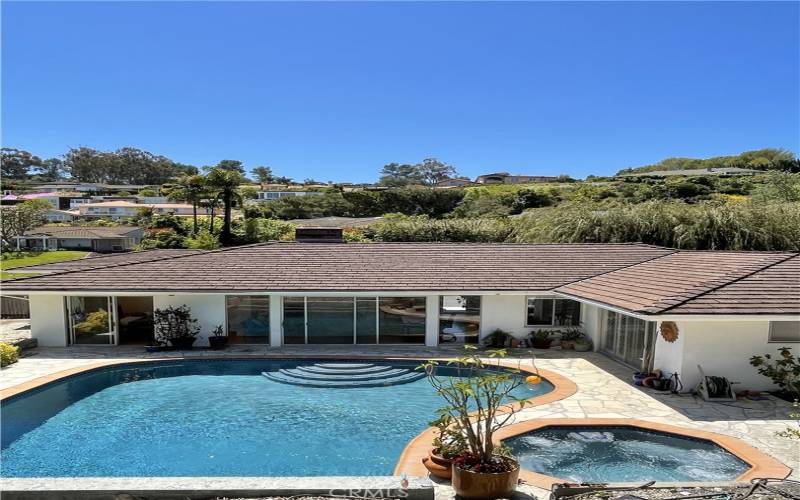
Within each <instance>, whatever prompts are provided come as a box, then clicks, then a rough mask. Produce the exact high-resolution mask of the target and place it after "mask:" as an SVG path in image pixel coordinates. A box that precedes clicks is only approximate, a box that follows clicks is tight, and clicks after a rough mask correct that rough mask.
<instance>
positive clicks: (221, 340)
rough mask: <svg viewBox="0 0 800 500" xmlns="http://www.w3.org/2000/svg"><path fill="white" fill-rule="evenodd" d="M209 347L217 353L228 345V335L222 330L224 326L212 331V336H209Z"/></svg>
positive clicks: (218, 326)
mask: <svg viewBox="0 0 800 500" xmlns="http://www.w3.org/2000/svg"><path fill="white" fill-rule="evenodd" d="M208 345H209V346H210V347H211V349H213V350H215V351H219V350H221V349H225V346H227V345H228V335H226V334H225V329H224V328H222V325H217V326H216V328H214V330H212V331H211V335H209V336H208Z"/></svg>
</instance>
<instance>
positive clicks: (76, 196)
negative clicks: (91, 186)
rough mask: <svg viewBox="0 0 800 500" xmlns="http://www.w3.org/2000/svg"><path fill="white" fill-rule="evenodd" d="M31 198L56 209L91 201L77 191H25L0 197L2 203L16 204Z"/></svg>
mask: <svg viewBox="0 0 800 500" xmlns="http://www.w3.org/2000/svg"><path fill="white" fill-rule="evenodd" d="M31 200H42V201H46V202H47V203H49V204H50V205H51V206H52V207H53V208H54V209H56V210H69V209H71V208H75V207H76V206H78V205H81V204H84V203H89V202H91V201H92V199H91V198H90V197H87V196H86V195H84V194H81V193H78V192H62V191H58V192H53V193H45V192H42V193H26V194H7V195H4V196H2V197H1V198H0V204H2V205H16V204H17V203H22V202H25V201H31Z"/></svg>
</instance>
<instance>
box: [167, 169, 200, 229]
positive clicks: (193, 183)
mask: <svg viewBox="0 0 800 500" xmlns="http://www.w3.org/2000/svg"><path fill="white" fill-rule="evenodd" d="M167 196H168V197H169V198H171V199H173V200H179V201H186V202H189V203H191V204H192V234H193V235H196V234H197V229H198V224H197V206H198V205H199V204H200V202H201V201H202V200H203V199H204V198H206V197H208V186H207V185H206V178H205V177H203V176H202V175H185V176H183V177H179V178H178V180H177V181H176V182H175V184H173V185H172V186H171V187H170V189H169V191H168V193H167Z"/></svg>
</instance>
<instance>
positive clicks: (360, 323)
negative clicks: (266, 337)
mask: <svg viewBox="0 0 800 500" xmlns="http://www.w3.org/2000/svg"><path fill="white" fill-rule="evenodd" d="M283 342H284V344H424V343H425V297H284V298H283Z"/></svg>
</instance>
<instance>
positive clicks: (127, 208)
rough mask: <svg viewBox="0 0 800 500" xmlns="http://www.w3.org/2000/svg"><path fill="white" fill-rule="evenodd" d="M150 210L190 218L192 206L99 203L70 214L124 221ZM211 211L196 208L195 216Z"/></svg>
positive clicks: (89, 204) (77, 209)
mask: <svg viewBox="0 0 800 500" xmlns="http://www.w3.org/2000/svg"><path fill="white" fill-rule="evenodd" d="M143 208H152V209H153V212H154V213H156V214H172V215H177V216H185V217H188V216H191V215H192V214H193V209H192V205H191V204H189V203H149V204H146V203H133V202H130V201H101V202H99V203H87V204H85V205H80V206H78V207H77V208H76V209H75V210H72V211H71V212H72V213H73V214H74V215H75V216H78V217H81V218H86V219H91V218H104V219H111V220H117V219H126V218H132V217H136V215H137V213H138V212H139V210H141V209H143ZM210 214H211V209H210V208H208V207H200V206H198V207H197V215H210Z"/></svg>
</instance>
